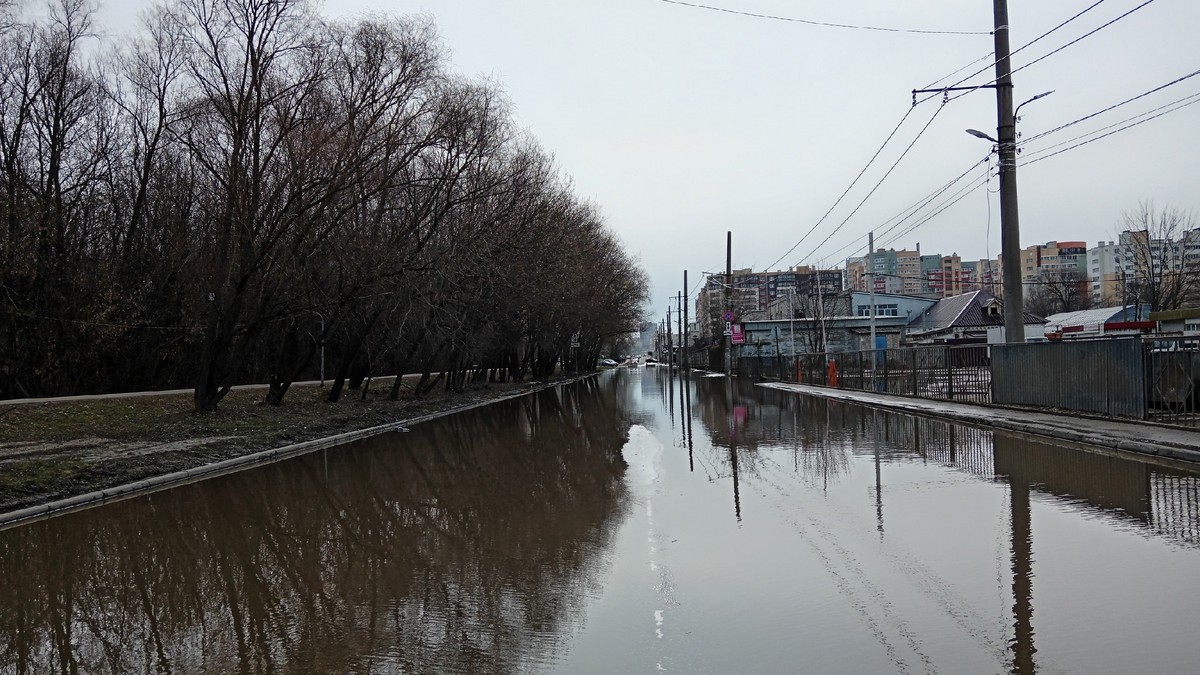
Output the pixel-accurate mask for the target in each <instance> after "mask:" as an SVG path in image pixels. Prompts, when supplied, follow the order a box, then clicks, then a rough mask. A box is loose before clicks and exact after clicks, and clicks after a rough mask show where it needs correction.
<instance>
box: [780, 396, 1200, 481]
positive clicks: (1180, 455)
mask: <svg viewBox="0 0 1200 675" xmlns="http://www.w3.org/2000/svg"><path fill="white" fill-rule="evenodd" d="M759 386H762V387H767V388H770V389H778V390H781V391H790V392H793V393H796V394H805V395H810V396H820V397H822V398H828V399H833V400H837V401H845V402H848V403H856V404H858V405H864V406H867V407H871V408H880V409H883V410H893V411H902V412H906V413H910V414H913V415H921V416H923V417H934V418H939V419H948V420H951V421H954V422H961V423H964V424H968V425H971V426H975V427H991V428H996V429H1003V430H1005V431H1013V432H1018V433H1023V434H1029V435H1032V436H1039V437H1043V438H1051V439H1056V440H1062V441H1068V442H1072V443H1079V444H1082V445H1090V446H1096V447H1101V448H1107V449H1110V450H1118V451H1122V452H1128V453H1133V454H1138V455H1149V456H1152V457H1162V458H1166V459H1172V460H1181V461H1185V462H1193V463H1200V433H1196V432H1189V433H1195V440H1194V441H1193V442H1192V443H1182V442H1176V441H1172V440H1168V439H1165V438H1162V437H1161V434H1160V437H1158V438H1155V434H1154V431H1155V430H1156V429H1157V428H1158V427H1155V426H1154V425H1139V424H1136V423H1133V422H1125V423H1121V424H1125V425H1127V426H1128V427H1129V429H1128V432H1127V433H1125V434H1120V435H1116V434H1113V433H1111V432H1112V430H1111V429H1109V430H1107V431H1106V430H1104V429H1082V428H1070V427H1068V426H1065V425H1066V424H1069V423H1077V424H1080V425H1087V424H1088V423H1089V422H1093V420H1090V419H1087V418H1080V417H1071V416H1065V415H1064V416H1059V417H1061V418H1062V419H1061V420H1054V421H1050V420H1040V419H1035V418H1025V419H1021V417H1020V416H1021V414H1022V413H1023V412H1026V411H1021V410H1016V409H1012V408H1001V407H992V406H975V405H970V404H952V403H947V402H945V401H938V402H937V405H922V404H921V403H920V402H918V400H914V399H907V398H901V397H896V396H887V395H884V394H870V395H869V396H856V395H855V394H854V392H848V391H844V390H834V389H826V388H824V387H811V386H804V385H794V384H784V383H775V382H772V383H764V384H760V385H759ZM958 405H961V406H962V409H961V410H957V409H955V407H957V406H958ZM981 407H983V408H986V409H987V410H989V411H993V412H994V413H996V414H994V415H981V414H980V411H979V408H981ZM1032 414H1037V415H1051V414H1052V413H1042V412H1039V413H1032ZM1109 422H1111V423H1117V421H1116V420H1109Z"/></svg>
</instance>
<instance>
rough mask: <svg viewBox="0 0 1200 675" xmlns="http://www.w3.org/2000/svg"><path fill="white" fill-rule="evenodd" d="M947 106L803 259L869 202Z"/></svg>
mask: <svg viewBox="0 0 1200 675" xmlns="http://www.w3.org/2000/svg"><path fill="white" fill-rule="evenodd" d="M945 107H946V105H945V104H944V103H943V104H942V105H940V106H938V109H937V110H936V111H934V113H933V116H932V117H930V118H929V121H928V122H926V123H925V126H923V127H921V131H919V132H917V135H916V137H914V138H913V139H912V142H910V143H909V144H908V147H907V148H905V149H904V152H902V153H900V156H899V157H897V158H896V161H895V162H892V166H891V167H889V168H888V170H887V172H886V173H884V174H883V177H882V178H880V179H879V181H878V182H876V183H875V186H874V187H872V188H871V191H870V192H868V193H867V196H865V197H863V198H862V201H860V202H859V203H858V206H855V207H854V210H853V211H851V212H850V215H848V216H846V217H845V218H844V219H842V222H840V223H838V225H837V227H835V228H833V229H832V230H830V232H829V234H828V235H826V236H825V238H824V239H822V240H821V243H819V244H817V245H816V247H815V248H814V249H813V250H812V252H810V253H809V254H808V255H807V256H805V257H804V258H801V260H802V261H803V260H808V259H809V258H811V257H812V256H813V255H814V254H816V252H817V251H819V250H820V249H821V247H822V246H824V245H825V243H826V242H828V241H829V240H830V239H831V238H832V237H833V235H834V234H837V232H838V231H839V230H841V229H842V227H843V226H845V224H846V223H847V222H849V220H850V219H851V218H853V217H854V214H856V213H858V211H859V209H861V208H862V206H863V204H866V203H867V200H868V199H870V198H871V195H873V194H875V191H876V190H878V189H879V186H881V185H883V182H884V181H885V180H887V179H888V176H891V175H892V172H893V171H895V170H896V167H897V166H899V164H900V162H901V161H903V160H904V158H905V157H907V156H908V153H909V152H910V151H911V150H912V149H913V146H914V145H916V144H917V141H919V140H921V137H922V136H924V135H925V132H926V131H928V130H929V126H930V125H931V124H933V121H934V120H935V119H937V116H938V115H939V114H940V113H941V112H942V110H944V109H945Z"/></svg>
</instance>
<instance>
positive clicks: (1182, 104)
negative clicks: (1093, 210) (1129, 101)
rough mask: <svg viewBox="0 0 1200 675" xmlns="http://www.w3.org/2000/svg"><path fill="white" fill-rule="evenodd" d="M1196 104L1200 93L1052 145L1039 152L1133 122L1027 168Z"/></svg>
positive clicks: (1030, 162)
mask: <svg viewBox="0 0 1200 675" xmlns="http://www.w3.org/2000/svg"><path fill="white" fill-rule="evenodd" d="M1196 103H1200V93H1196V94H1192V95H1190V96H1185V97H1183V98H1181V99H1178V100H1176V101H1173V102H1171V103H1168V104H1166V105H1165V106H1161V107H1159V108H1156V109H1155V110H1152V111H1148V112H1145V113H1142V114H1140V115H1134V116H1133V117H1129V118H1126V119H1124V120H1122V121H1121V122H1117V123H1115V124H1110V125H1109V126H1107V127H1103V128H1102V129H1098V130H1096V131H1094V132H1091V133H1087V134H1083V135H1080V136H1076V137H1075V138H1073V139H1071V140H1069V141H1064V142H1062V143H1058V144H1056V145H1052V146H1049V147H1047V148H1044V149H1042V150H1041V151H1039V152H1046V151H1047V150H1050V149H1053V148H1056V147H1060V146H1062V145H1066V144H1067V143H1070V142H1071V141H1076V140H1080V139H1084V138H1087V137H1088V136H1092V135H1094V134H1095V133H1098V132H1099V131H1103V130H1104V129H1110V128H1112V127H1115V126H1118V125H1120V124H1125V123H1126V122H1131V123H1130V124H1125V126H1123V127H1120V128H1118V129H1113V130H1112V131H1109V132H1108V133H1106V134H1101V135H1099V136H1096V137H1095V138H1088V139H1087V140H1081V141H1080V142H1079V143H1075V144H1074V145H1070V146H1067V147H1065V148H1062V149H1061V150H1057V151H1055V152H1051V153H1050V154H1048V155H1039V156H1038V157H1037V158H1036V159H1032V160H1029V161H1028V162H1025V166H1028V165H1030V164H1036V163H1037V162H1040V161H1042V160H1044V159H1050V158H1051V157H1055V156H1057V155H1061V154H1063V153H1064V152H1068V151H1070V150H1074V149H1076V148H1078V147H1080V146H1083V145H1087V144H1089V143H1094V142H1095V141H1098V140H1100V139H1102V138H1108V137H1109V136H1112V135H1114V134H1118V133H1120V132H1122V131H1126V130H1128V129H1132V128H1133V127H1136V126H1138V125H1141V124H1145V123H1146V122H1149V121H1150V120H1154V119H1158V118H1159V117H1162V116H1163V115H1167V114H1169V113H1173V112H1175V111H1177V110H1181V109H1183V108H1186V107H1188V106H1190V105H1194V104H1196ZM1171 106H1174V107H1171ZM1163 108H1170V109H1169V110H1163ZM1159 110H1161V111H1162V112H1159V113H1158V114H1156V115H1150V113H1152V112H1155V111H1159ZM1146 115H1150V116H1149V117H1146ZM1139 117H1145V119H1140V120H1138V121H1136V122H1133V121H1132V120H1136V119H1137V118H1139Z"/></svg>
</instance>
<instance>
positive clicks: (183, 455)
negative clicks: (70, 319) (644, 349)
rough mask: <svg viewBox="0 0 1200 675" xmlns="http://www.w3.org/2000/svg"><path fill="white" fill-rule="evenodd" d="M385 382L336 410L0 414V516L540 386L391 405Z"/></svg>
mask: <svg viewBox="0 0 1200 675" xmlns="http://www.w3.org/2000/svg"><path fill="white" fill-rule="evenodd" d="M406 379H407V378H406ZM391 384H392V379H391V378H386V379H377V380H375V381H374V382H373V383H372V385H371V387H370V388H369V389H368V396H367V400H365V401H360V400H359V398H360V392H357V391H347V392H345V393H344V395H343V396H342V400H341V401H339V402H338V403H335V404H330V403H327V402H326V401H325V395H326V392H327V389H319V388H317V387H313V386H298V387H294V388H293V389H292V391H290V392H288V396H287V398H286V400H285V402H284V404H283V405H281V406H268V405H264V404H263V403H262V400H263V397H264V394H265V393H266V392H265V390H264V389H244V390H235V391H232V392H230V393H229V395H228V396H226V397H225V399H224V400H223V401H222V402H221V406H220V410H218V411H217V412H215V413H212V414H207V415H197V414H194V413H193V412H192V399H191V396H190V395H187V394H184V395H164V396H141V397H131V398H111V399H97V400H86V401H70V402H56V403H37V404H24V405H17V406H11V407H4V406H0V513H3V512H7V511H12V510H15V509H18V508H22V507H26V506H32V505H35V504H41V503H45V502H49V501H53V500H56V499H62V498H65V497H70V496H74V495H79V494H84V493H87V492H91V491H93V490H100V489H103V488H108V487H113V486H116V485H122V484H125V483H129V482H132V481H136V480H140V479H143V478H148V477H150V476H157V475H162V474H166V473H170V472H172V471H179V470H182V469H188V468H192V467H197V466H202V465H204V464H208V463H210V462H216V461H220V460H223V459H228V458H231V457H238V456H241V455H247V454H250V453H253V452H257V451H259V450H267V449H271V448H278V447H281V446H284V445H288V444H291V443H297V442H301V441H307V440H313V439H317V438H324V437H327V436H332V435H334V434H338V433H343V432H346V431H353V430H357V429H365V428H368V427H373V426H378V425H381V424H387V423H389V422H398V421H403V420H406V419H413V418H416V417H420V416H423V415H428V414H430V413H434V412H439V411H443V410H447V409H452V408H455V407H459V406H463V405H468V404H472V403H477V402H479V401H482V400H487V399H489V398H497V397H500V396H503V395H507V394H511V393H515V392H518V391H521V390H525V389H532V388H534V387H536V386H539V383H522V384H507V385H490V386H479V387H469V388H468V389H467V391H466V392H464V393H463V394H457V395H448V394H447V393H446V392H445V391H444V390H442V389H441V388H438V389H436V390H435V391H433V392H431V393H430V394H427V395H426V396H425V397H424V398H422V399H414V398H413V397H412V388H411V386H409V385H408V383H407V382H406V383H405V386H404V389H403V393H402V394H401V400H400V401H390V400H388V399H387V393H388V389H390V387H391Z"/></svg>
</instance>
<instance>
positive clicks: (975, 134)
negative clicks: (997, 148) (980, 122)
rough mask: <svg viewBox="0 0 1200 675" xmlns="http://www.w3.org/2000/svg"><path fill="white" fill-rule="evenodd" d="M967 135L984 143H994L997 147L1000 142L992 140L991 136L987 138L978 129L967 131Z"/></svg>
mask: <svg viewBox="0 0 1200 675" xmlns="http://www.w3.org/2000/svg"><path fill="white" fill-rule="evenodd" d="M967 133H968V134H971V135H972V136H974V137H975V138H982V139H984V140H986V141H991V142H993V143H996V144H997V145H998V144H999V143H1000V141H998V140H996V139H994V138H992V137H991V136H988V135H987V134H985V133H983V132H982V131H980V130H978V129H967Z"/></svg>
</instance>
